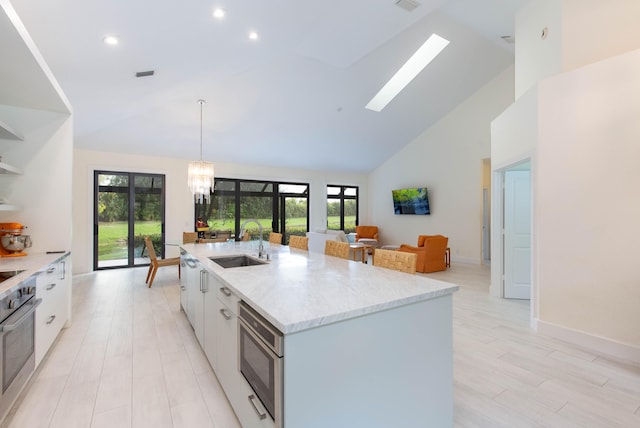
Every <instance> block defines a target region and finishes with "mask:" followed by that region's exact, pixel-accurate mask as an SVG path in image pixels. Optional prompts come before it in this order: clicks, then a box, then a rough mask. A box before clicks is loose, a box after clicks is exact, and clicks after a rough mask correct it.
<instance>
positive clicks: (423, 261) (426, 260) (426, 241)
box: [398, 235, 449, 273]
mask: <svg viewBox="0 0 640 428" xmlns="http://www.w3.org/2000/svg"><path fill="white" fill-rule="evenodd" d="M448 244H449V238H447V237H446V236H442V235H420V236H418V246H417V247H413V246H411V245H407V244H402V245H400V248H399V249H398V251H405V252H407V253H414V254H416V255H417V256H418V259H417V262H416V271H417V272H422V273H427V272H438V271H441V270H446V269H447V264H446V260H445V255H446V252H447V246H448Z"/></svg>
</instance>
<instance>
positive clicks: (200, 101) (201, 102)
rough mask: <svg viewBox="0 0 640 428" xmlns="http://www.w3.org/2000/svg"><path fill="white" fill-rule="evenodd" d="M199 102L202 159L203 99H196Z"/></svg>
mask: <svg viewBox="0 0 640 428" xmlns="http://www.w3.org/2000/svg"><path fill="white" fill-rule="evenodd" d="M198 102H199V103H200V161H202V104H204V103H205V100H198Z"/></svg>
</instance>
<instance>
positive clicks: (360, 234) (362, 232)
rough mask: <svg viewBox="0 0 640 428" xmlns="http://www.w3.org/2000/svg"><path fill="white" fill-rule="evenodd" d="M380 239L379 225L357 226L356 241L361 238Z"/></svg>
mask: <svg viewBox="0 0 640 428" xmlns="http://www.w3.org/2000/svg"><path fill="white" fill-rule="evenodd" d="M362 238H366V239H375V240H376V241H379V239H378V226H356V242H358V241H359V240H360V239H362Z"/></svg>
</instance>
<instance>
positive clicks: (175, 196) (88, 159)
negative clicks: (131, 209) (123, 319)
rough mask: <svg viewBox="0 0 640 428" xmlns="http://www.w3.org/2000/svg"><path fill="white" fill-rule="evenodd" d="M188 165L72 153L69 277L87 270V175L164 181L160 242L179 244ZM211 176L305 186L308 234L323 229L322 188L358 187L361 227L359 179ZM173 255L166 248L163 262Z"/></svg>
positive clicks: (252, 173)
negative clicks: (141, 175) (123, 174)
mask: <svg viewBox="0 0 640 428" xmlns="http://www.w3.org/2000/svg"><path fill="white" fill-rule="evenodd" d="M189 161H190V160H189V159H175V158H164V157H154V156H137V155H125V154H119V153H109V152H95V151H88V150H80V149H76V150H74V168H73V183H74V184H73V215H74V225H73V231H74V239H73V252H74V264H73V267H74V273H83V272H89V271H91V270H92V269H93V263H92V260H93V233H92V228H93V205H92V204H93V171H95V170H106V171H128V172H148V173H156V174H165V175H166V229H165V231H166V240H167V241H181V240H182V232H183V231H185V230H192V229H193V224H192V223H193V198H192V196H191V194H190V193H189V191H188V188H187V165H188V163H189ZM214 165H215V170H216V176H218V177H225V178H244V179H259V180H274V181H277V180H283V181H293V182H303V183H309V184H310V190H309V193H310V201H309V217H310V218H309V221H310V225H309V229H310V230H314V229H317V228H322V227H326V215H327V214H326V213H327V207H326V186H327V184H344V185H355V186H359V187H360V207H361V218H360V220H361V223H363V224H364V223H367V222H368V221H369V219H368V218H367V216H366V213H367V212H368V198H367V195H368V189H367V177H366V175H363V174H345V173H336V172H321V171H311V170H302V169H286V168H272V167H264V166H255V165H245V164H228V163H219V162H215V164H214ZM176 255H177V249H175V248H168V251H167V257H173V256H176Z"/></svg>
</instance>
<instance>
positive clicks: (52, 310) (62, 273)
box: [35, 256, 71, 367]
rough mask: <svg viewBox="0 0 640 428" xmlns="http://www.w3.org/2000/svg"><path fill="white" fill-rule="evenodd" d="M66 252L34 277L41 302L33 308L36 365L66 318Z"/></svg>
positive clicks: (68, 280)
mask: <svg viewBox="0 0 640 428" xmlns="http://www.w3.org/2000/svg"><path fill="white" fill-rule="evenodd" d="M69 260H70V257H69V256H65V257H64V258H63V259H62V260H60V261H58V262H57V263H53V264H51V265H49V266H48V267H47V269H46V270H45V271H43V272H42V273H40V274H39V275H38V276H37V278H36V297H37V298H39V299H42V303H41V304H40V306H38V308H37V309H36V326H35V330H36V332H35V334H36V340H35V345H36V346H35V358H36V367H37V366H38V365H39V364H40V362H41V361H42V358H44V356H45V355H46V354H47V352H48V351H49V348H50V347H51V345H52V344H53V341H54V340H55V339H56V337H57V336H58V333H60V330H61V329H62V327H64V324H65V323H66V322H67V319H68V315H69V295H68V293H69V288H70V279H71V271H70V266H69Z"/></svg>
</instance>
